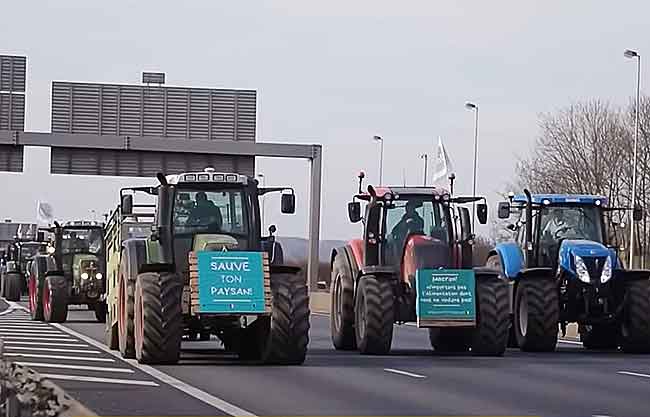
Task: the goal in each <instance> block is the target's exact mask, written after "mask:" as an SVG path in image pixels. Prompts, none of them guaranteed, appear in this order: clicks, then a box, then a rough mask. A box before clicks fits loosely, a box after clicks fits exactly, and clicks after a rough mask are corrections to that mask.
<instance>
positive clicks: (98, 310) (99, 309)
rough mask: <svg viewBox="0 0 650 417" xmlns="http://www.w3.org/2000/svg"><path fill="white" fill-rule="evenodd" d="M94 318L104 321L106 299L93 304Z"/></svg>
mask: <svg viewBox="0 0 650 417" xmlns="http://www.w3.org/2000/svg"><path fill="white" fill-rule="evenodd" d="M94 309H95V318H96V319H97V321H98V322H100V323H106V310H107V305H106V301H97V302H96V303H95V305H94Z"/></svg>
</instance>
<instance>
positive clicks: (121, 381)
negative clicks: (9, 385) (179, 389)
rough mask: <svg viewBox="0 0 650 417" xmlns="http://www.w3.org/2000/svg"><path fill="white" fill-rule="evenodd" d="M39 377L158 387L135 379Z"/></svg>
mask: <svg viewBox="0 0 650 417" xmlns="http://www.w3.org/2000/svg"><path fill="white" fill-rule="evenodd" d="M41 376H42V377H43V378H49V379H63V380H68V381H81V382H99V383H103V384H122V385H144V386H147V387H159V386H160V385H158V384H156V383H155V382H153V381H138V380H135V379H115V378H97V377H94V376H81V375H59V374H41Z"/></svg>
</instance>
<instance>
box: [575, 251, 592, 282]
mask: <svg viewBox="0 0 650 417" xmlns="http://www.w3.org/2000/svg"><path fill="white" fill-rule="evenodd" d="M575 261H576V275H577V276H578V279H579V280H580V281H582V282H584V283H587V284H589V283H590V282H591V278H590V277H589V271H587V265H585V261H583V260H582V258H581V257H579V256H576V257H575Z"/></svg>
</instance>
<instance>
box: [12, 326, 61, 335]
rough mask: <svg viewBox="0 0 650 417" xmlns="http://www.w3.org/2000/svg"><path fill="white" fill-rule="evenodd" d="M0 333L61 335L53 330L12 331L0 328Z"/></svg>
mask: <svg viewBox="0 0 650 417" xmlns="http://www.w3.org/2000/svg"><path fill="white" fill-rule="evenodd" d="M0 332H3V333H4V332H21V333H33V334H61V332H60V331H58V330H53V329H32V330H29V329H12V328H9V327H0Z"/></svg>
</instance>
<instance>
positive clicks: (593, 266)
mask: <svg viewBox="0 0 650 417" xmlns="http://www.w3.org/2000/svg"><path fill="white" fill-rule="evenodd" d="M576 257H580V258H581V259H582V261H583V262H584V264H585V265H586V267H587V270H588V271H589V274H590V275H597V276H598V278H599V277H600V274H601V272H602V269H603V267H604V265H605V262H606V261H607V258H610V262H611V269H612V270H613V269H615V268H617V262H616V260H617V256H616V253H615V251H614V250H612V249H610V248H608V247H606V246H605V245H603V244H602V243H598V242H593V241H590V240H564V241H563V242H562V244H561V245H560V254H559V265H560V267H561V268H562V269H564V270H565V271H568V272H570V273H571V274H573V275H576ZM593 278H594V277H592V279H593Z"/></svg>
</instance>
